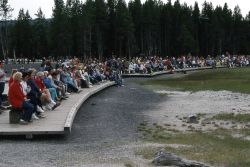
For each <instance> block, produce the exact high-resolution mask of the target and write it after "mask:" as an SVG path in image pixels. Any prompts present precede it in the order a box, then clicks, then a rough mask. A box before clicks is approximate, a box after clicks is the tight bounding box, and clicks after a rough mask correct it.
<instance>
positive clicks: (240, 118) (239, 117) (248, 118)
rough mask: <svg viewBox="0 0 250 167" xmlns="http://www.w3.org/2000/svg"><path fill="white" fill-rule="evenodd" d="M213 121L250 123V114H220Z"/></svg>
mask: <svg viewBox="0 0 250 167" xmlns="http://www.w3.org/2000/svg"><path fill="white" fill-rule="evenodd" d="M212 119H217V120H223V121H235V122H250V114H234V113H230V114H218V115H215V116H214V117H212Z"/></svg>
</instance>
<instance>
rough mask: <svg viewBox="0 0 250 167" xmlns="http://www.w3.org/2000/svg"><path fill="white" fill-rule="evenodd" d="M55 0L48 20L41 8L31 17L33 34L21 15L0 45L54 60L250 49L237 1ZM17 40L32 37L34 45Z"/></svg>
mask: <svg viewBox="0 0 250 167" xmlns="http://www.w3.org/2000/svg"><path fill="white" fill-rule="evenodd" d="M0 2H1V4H0V9H1V10H0V15H1V16H2V18H4V19H2V20H4V22H5V23H6V22H7V20H6V19H10V16H11V11H12V9H11V7H10V6H9V5H8V0H1V1H0ZM54 2H55V6H54V8H53V15H52V18H51V19H47V20H45V19H44V17H43V16H42V15H41V14H42V11H41V10H39V11H38V13H37V15H36V16H37V18H35V19H34V20H31V18H29V19H28V20H29V21H28V22H29V26H30V31H29V33H28V34H29V37H28V39H24V38H26V36H25V35H20V34H18V33H27V32H25V31H27V30H28V29H29V28H28V27H27V26H28V25H27V23H25V24H24V22H23V23H21V22H20V19H17V20H16V21H12V22H11V24H8V27H10V28H11V30H12V31H5V34H4V37H5V39H8V41H10V42H8V41H7V42H5V41H4V40H2V42H1V43H2V44H3V45H2V46H3V47H2V48H0V50H1V51H2V53H3V55H4V56H6V55H8V57H13V52H14V50H15V51H16V55H17V57H18V58H20V57H36V58H41V57H49V56H51V57H54V58H55V59H56V58H61V57H73V56H77V57H79V58H83V59H86V58H89V57H92V58H93V57H97V58H102V59H105V58H107V57H110V56H112V55H116V56H125V57H130V58H131V57H134V56H138V55H145V56H153V55H160V56H180V55H183V54H188V53H192V54H193V55H197V56H203V57H206V56H207V55H212V56H217V55H219V54H223V53H225V52H226V51H229V52H230V53H232V54H249V53H250V48H249V45H250V32H249V31H250V19H249V18H250V17H249V16H250V15H247V16H246V17H244V16H242V14H241V10H240V8H239V7H238V6H236V7H235V8H234V10H231V9H229V8H228V5H227V4H226V3H225V4H224V6H215V7H214V6H213V4H212V3H210V2H206V1H205V2H204V3H203V5H202V9H200V8H199V5H198V3H195V4H194V6H188V5H187V4H185V3H184V4H181V3H180V2H179V0H177V1H175V2H174V3H172V2H171V0H169V1H168V2H166V3H163V2H162V1H158V0H147V1H145V2H144V3H141V0H131V1H130V2H129V3H128V5H127V4H126V2H125V1H124V0H108V1H107V2H106V1H104V0H86V1H84V2H82V1H80V0H67V2H66V3H64V1H63V0H54ZM21 10H23V9H21ZM20 12H22V11H20ZM39 12H40V15H39ZM26 20H27V19H26ZM5 25H6V24H5ZM13 27H14V28H13ZM5 29H6V28H5ZM2 32H3V31H2ZM2 36H3V35H2ZM7 37H10V39H9V38H7ZM18 41H22V42H23V41H26V42H27V41H28V44H29V48H28V47H26V46H22V44H21V43H20V42H18ZM30 48H31V49H30ZM8 50H9V51H8ZM31 55H32V56H31Z"/></svg>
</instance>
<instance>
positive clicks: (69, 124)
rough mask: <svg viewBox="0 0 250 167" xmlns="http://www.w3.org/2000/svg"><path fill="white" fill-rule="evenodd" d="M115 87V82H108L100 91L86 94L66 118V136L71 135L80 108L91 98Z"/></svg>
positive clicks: (96, 90)
mask: <svg viewBox="0 0 250 167" xmlns="http://www.w3.org/2000/svg"><path fill="white" fill-rule="evenodd" d="M113 85H115V82H107V83H104V84H103V85H102V86H101V87H99V88H98V89H95V90H93V91H91V92H89V93H87V94H84V95H83V96H82V98H80V99H79V100H78V101H77V103H76V104H75V105H74V106H73V107H72V108H71V110H70V112H69V113H68V116H67V118H66V121H65V124H64V133H65V134H69V133H71V128H72V125H73V122H74V119H75V116H76V114H77V112H78V110H79V108H80V107H81V105H82V104H83V103H84V102H85V101H86V100H87V99H88V98H89V97H91V96H93V95H94V94H96V93H98V92H100V91H102V90H104V89H106V88H108V87H111V86H113Z"/></svg>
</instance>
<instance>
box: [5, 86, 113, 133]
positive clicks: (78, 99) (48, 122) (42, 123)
mask: <svg viewBox="0 0 250 167" xmlns="http://www.w3.org/2000/svg"><path fill="white" fill-rule="evenodd" d="M112 85H114V82H105V83H102V84H100V85H95V86H94V87H93V88H88V89H83V90H82V91H81V92H80V93H74V94H71V95H69V96H70V98H69V99H68V100H64V101H62V104H61V105H60V106H59V107H58V108H56V109H55V110H54V111H48V112H45V114H46V118H43V119H39V120H35V121H33V122H32V123H30V124H28V125H20V124H9V111H6V112H4V113H2V114H1V115H0V135H25V136H26V137H28V138H30V137H33V135H37V134H39V135H41V134H65V133H68V131H66V132H65V129H66V130H67V128H65V124H66V122H69V118H70V124H69V125H70V127H69V128H70V129H71V126H72V123H73V120H74V117H75V114H76V113H77V111H78V109H79V108H80V106H81V105H82V103H83V102H84V101H85V100H86V99H87V98H88V97H90V96H91V95H93V94H95V93H97V92H99V91H101V90H103V89H105V88H107V87H109V86H112ZM72 112H74V114H73V115H72Z"/></svg>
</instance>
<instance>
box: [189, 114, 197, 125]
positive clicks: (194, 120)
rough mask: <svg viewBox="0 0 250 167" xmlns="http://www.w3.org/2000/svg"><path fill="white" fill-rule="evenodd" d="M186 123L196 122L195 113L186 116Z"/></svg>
mask: <svg viewBox="0 0 250 167" xmlns="http://www.w3.org/2000/svg"><path fill="white" fill-rule="evenodd" d="M187 123H198V121H197V116H196V115H190V116H188V118H187Z"/></svg>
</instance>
